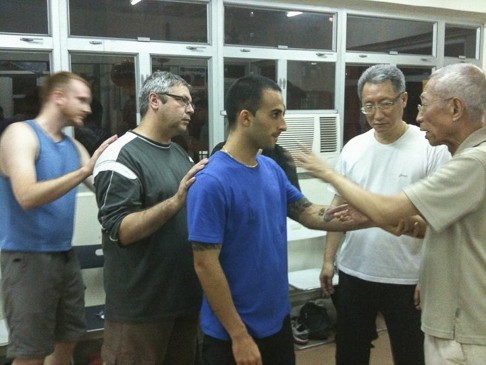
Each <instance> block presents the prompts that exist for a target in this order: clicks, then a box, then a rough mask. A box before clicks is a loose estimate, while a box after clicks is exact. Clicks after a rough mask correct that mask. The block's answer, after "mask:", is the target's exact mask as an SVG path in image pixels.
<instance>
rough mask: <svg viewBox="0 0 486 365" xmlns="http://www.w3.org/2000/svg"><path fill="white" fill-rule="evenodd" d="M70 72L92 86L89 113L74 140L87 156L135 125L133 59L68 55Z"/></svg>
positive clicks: (135, 107)
mask: <svg viewBox="0 0 486 365" xmlns="http://www.w3.org/2000/svg"><path fill="white" fill-rule="evenodd" d="M71 70H72V71H73V72H75V73H77V74H79V75H81V76H83V77H84V78H85V79H86V80H88V82H89V83H90V84H91V92H92V95H93V102H92V104H91V111H92V113H91V114H90V115H88V116H87V117H86V120H85V122H84V124H85V125H84V128H82V129H79V130H76V131H75V137H76V138H77V139H78V140H79V141H80V142H82V143H83V144H84V145H85V147H86V148H87V150H88V151H89V152H91V153H92V152H93V151H94V150H95V149H96V147H97V146H98V145H99V144H100V143H101V142H103V141H104V140H105V139H106V138H108V137H109V136H111V135H113V134H118V136H121V135H123V134H124V133H125V132H126V131H127V130H129V129H133V128H135V127H136V125H137V100H136V90H135V64H134V59H133V57H127V56H118V55H108V54H106V55H85V54H72V55H71Z"/></svg>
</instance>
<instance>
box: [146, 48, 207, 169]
mask: <svg viewBox="0 0 486 365" xmlns="http://www.w3.org/2000/svg"><path fill="white" fill-rule="evenodd" d="M157 70H160V71H170V72H172V73H174V74H177V75H180V76H182V77H183V78H184V80H186V81H187V82H188V83H189V84H191V86H192V91H191V97H192V101H193V103H194V104H195V106H196V109H195V110H194V114H193V115H192V117H191V122H190V123H189V127H188V129H187V134H184V135H180V136H177V137H175V138H173V139H172V140H173V141H174V142H177V143H179V144H180V145H181V146H182V147H183V148H184V149H185V150H186V151H187V153H189V155H190V156H191V157H192V159H193V160H194V161H195V162H198V161H199V160H200V159H202V158H204V157H208V150H209V120H208V115H209V114H208V109H209V104H208V60H207V59H197V58H183V57H152V72H154V71H157Z"/></svg>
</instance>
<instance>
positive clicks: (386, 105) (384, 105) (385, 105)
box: [359, 91, 405, 115]
mask: <svg viewBox="0 0 486 365" xmlns="http://www.w3.org/2000/svg"><path fill="white" fill-rule="evenodd" d="M404 92H405V91H402V92H401V93H400V94H398V95H397V96H396V97H395V98H393V99H392V100H387V101H382V102H381V103H377V104H367V105H365V106H362V107H361V108H360V109H359V110H361V113H363V114H365V115H369V114H373V113H374V112H375V111H376V109H379V110H385V111H386V110H390V109H391V108H392V107H393V106H394V105H395V104H396V103H397V101H398V99H400V96H402V94H403V93H404Z"/></svg>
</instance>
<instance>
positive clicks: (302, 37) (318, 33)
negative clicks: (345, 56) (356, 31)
mask: <svg viewBox="0 0 486 365" xmlns="http://www.w3.org/2000/svg"><path fill="white" fill-rule="evenodd" d="M299 13H300V12H289V11H284V10H266V9H260V8H247V7H236V6H225V14H224V40H225V44H242V45H249V46H266V47H277V46H286V47H289V48H305V49H332V48H333V46H332V44H333V42H332V41H333V20H334V14H325V13H310V12H302V13H300V14H299Z"/></svg>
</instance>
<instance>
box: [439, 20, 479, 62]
mask: <svg viewBox="0 0 486 365" xmlns="http://www.w3.org/2000/svg"><path fill="white" fill-rule="evenodd" d="M476 44H477V28H466V27H460V26H455V25H449V24H446V28H445V49H444V55H445V56H446V57H464V58H477V56H476Z"/></svg>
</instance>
